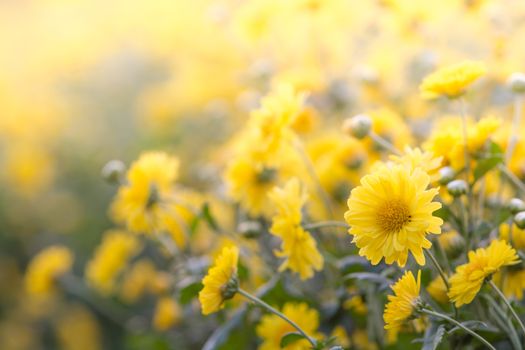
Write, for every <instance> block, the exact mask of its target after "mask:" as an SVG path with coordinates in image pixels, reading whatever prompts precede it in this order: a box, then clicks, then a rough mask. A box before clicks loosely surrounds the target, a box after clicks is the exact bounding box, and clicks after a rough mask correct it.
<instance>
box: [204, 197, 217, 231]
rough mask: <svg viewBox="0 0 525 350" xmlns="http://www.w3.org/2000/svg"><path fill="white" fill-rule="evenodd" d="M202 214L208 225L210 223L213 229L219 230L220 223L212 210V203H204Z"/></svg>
mask: <svg viewBox="0 0 525 350" xmlns="http://www.w3.org/2000/svg"><path fill="white" fill-rule="evenodd" d="M201 216H202V218H203V219H204V220H205V221H206V222H207V223H208V225H210V227H211V228H212V229H214V230H215V231H219V225H218V224H217V221H216V220H215V218H214V217H213V215H212V213H211V210H210V205H209V204H208V203H204V205H203V206H202V209H201Z"/></svg>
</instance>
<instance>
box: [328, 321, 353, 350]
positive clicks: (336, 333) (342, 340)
mask: <svg viewBox="0 0 525 350" xmlns="http://www.w3.org/2000/svg"><path fill="white" fill-rule="evenodd" d="M331 336H332V337H334V338H335V341H334V344H336V345H339V346H342V347H343V348H345V349H346V348H349V347H350V343H351V342H350V338H349V337H348V333H347V332H346V330H345V328H344V327H343V326H340V325H338V326H335V327H334V329H333V330H332V334H331Z"/></svg>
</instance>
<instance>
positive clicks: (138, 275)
mask: <svg viewBox="0 0 525 350" xmlns="http://www.w3.org/2000/svg"><path fill="white" fill-rule="evenodd" d="M156 273H157V271H156V270H155V265H153V263H152V262H151V261H150V260H149V259H141V260H139V261H137V262H135V263H134V264H133V266H132V267H131V268H130V269H129V271H126V273H125V274H124V276H123V278H122V283H121V285H120V296H121V298H122V299H123V300H124V301H125V302H127V303H134V302H136V301H137V300H138V299H139V298H140V297H141V296H142V295H143V294H144V293H146V292H147V291H148V290H149V288H150V286H151V284H152V283H153V279H154V278H155V275H156Z"/></svg>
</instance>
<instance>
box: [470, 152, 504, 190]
mask: <svg viewBox="0 0 525 350" xmlns="http://www.w3.org/2000/svg"><path fill="white" fill-rule="evenodd" d="M500 163H503V152H502V150H501V148H500V147H499V146H498V145H497V144H495V143H494V142H492V143H491V144H490V146H489V152H488V154H486V155H485V156H484V157H483V158H481V159H480V160H479V161H478V164H477V166H476V168H475V169H474V182H476V181H478V180H479V179H480V178H482V177H483V176H484V175H485V174H486V173H487V172H489V171H490V170H492V169H494V168H495V167H496V166H497V165H498V164H500Z"/></svg>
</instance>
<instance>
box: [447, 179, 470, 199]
mask: <svg viewBox="0 0 525 350" xmlns="http://www.w3.org/2000/svg"><path fill="white" fill-rule="evenodd" d="M447 190H448V193H450V194H451V195H452V196H454V197H459V196H461V195H464V194H465V193H467V190H468V185H467V183H466V182H465V181H464V180H454V181H450V182H449V183H448V185H447Z"/></svg>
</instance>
